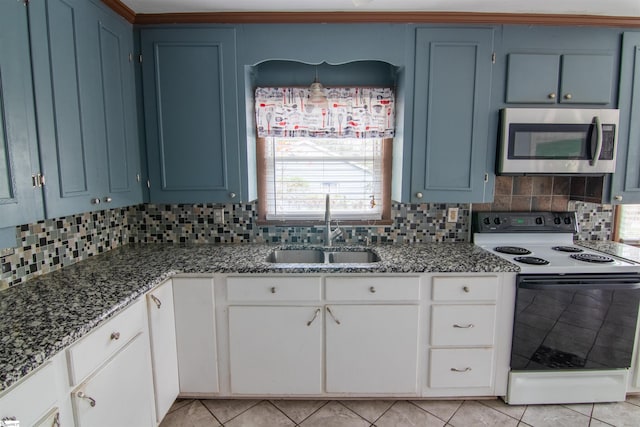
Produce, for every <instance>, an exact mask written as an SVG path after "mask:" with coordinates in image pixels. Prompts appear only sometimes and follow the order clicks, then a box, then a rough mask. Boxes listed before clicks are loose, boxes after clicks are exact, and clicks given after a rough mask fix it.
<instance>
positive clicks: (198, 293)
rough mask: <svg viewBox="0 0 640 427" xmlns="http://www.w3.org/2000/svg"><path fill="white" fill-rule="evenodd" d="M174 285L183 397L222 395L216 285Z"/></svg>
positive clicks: (194, 280) (191, 280) (187, 281)
mask: <svg viewBox="0 0 640 427" xmlns="http://www.w3.org/2000/svg"><path fill="white" fill-rule="evenodd" d="M172 282H173V299H174V310H175V324H176V346H177V353H178V377H179V383H180V393H181V394H182V395H188V396H200V395H210V394H213V393H218V391H219V384H218V358H217V351H218V349H217V342H216V321H215V303H214V302H215V299H214V288H213V285H214V281H213V279H212V278H211V277H184V278H173V279H172Z"/></svg>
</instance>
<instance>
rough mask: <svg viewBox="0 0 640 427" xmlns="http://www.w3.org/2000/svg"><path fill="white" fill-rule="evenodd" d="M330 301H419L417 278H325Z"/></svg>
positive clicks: (418, 280) (418, 281)
mask: <svg viewBox="0 0 640 427" xmlns="http://www.w3.org/2000/svg"><path fill="white" fill-rule="evenodd" d="M325 286H326V287H325V290H326V295H327V300H330V301H352V300H357V301H412V300H416V301H417V300H419V299H420V278H419V277H393V276H379V277H327V279H326V285H325Z"/></svg>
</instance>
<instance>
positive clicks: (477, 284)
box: [431, 276, 498, 301]
mask: <svg viewBox="0 0 640 427" xmlns="http://www.w3.org/2000/svg"><path fill="white" fill-rule="evenodd" d="M497 295H498V278H497V277H496V276H485V277H465V276H453V277H446V276H438V277H434V278H433V289H432V295H431V298H432V299H433V300H434V301H495V300H496V297H497Z"/></svg>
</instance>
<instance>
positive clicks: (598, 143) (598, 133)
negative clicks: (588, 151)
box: [589, 116, 602, 167]
mask: <svg viewBox="0 0 640 427" xmlns="http://www.w3.org/2000/svg"><path fill="white" fill-rule="evenodd" d="M593 121H594V122H595V124H596V151H595V153H593V158H592V159H591V160H590V161H589V164H590V165H591V166H594V167H595V166H596V164H597V163H598V159H599V158H600V152H601V151H602V123H601V122H600V117H599V116H595V117H594V118H593Z"/></svg>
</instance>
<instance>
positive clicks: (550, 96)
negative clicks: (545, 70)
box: [547, 92, 556, 99]
mask: <svg viewBox="0 0 640 427" xmlns="http://www.w3.org/2000/svg"><path fill="white" fill-rule="evenodd" d="M547 97H548V98H549V99H556V94H555V92H551V93H550V94H549V95H547Z"/></svg>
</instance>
